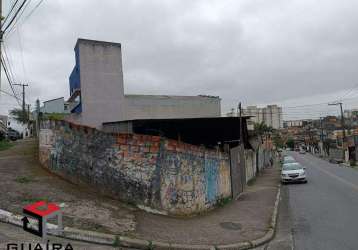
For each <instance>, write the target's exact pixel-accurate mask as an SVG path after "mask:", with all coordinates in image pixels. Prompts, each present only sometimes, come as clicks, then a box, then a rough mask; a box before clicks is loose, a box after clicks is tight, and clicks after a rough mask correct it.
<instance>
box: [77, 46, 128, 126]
mask: <svg viewBox="0 0 358 250" xmlns="http://www.w3.org/2000/svg"><path fill="white" fill-rule="evenodd" d="M77 46H78V53H79V65H80V71H79V72H80V81H81V103H82V113H81V116H79V121H80V123H81V124H86V125H88V126H93V127H100V126H101V125H102V123H103V122H111V121H117V120H120V119H122V117H123V112H124V111H123V110H124V109H125V101H124V90H123V72H122V52H121V45H120V44H118V43H103V42H96V41H88V40H81V39H80V40H78V43H77Z"/></svg>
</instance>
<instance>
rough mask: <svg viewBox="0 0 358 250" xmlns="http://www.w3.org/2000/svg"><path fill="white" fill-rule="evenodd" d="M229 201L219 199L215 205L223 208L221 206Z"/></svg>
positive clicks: (228, 199) (229, 199) (227, 199)
mask: <svg viewBox="0 0 358 250" xmlns="http://www.w3.org/2000/svg"><path fill="white" fill-rule="evenodd" d="M230 201H231V197H226V198H221V199H219V200H218V201H217V203H216V205H217V206H218V207H223V206H225V205H227V204H229V203H230Z"/></svg>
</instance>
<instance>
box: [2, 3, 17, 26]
mask: <svg viewBox="0 0 358 250" xmlns="http://www.w3.org/2000/svg"><path fill="white" fill-rule="evenodd" d="M18 1H19V0H16V1H15V2H14V4H13V5H12V6H11V8H10V11H9V13H8V14H7V15H6V17H5V19H4V21H3V24H2V26H3V25H4V23H6V21H7V19H8V18H9V17H10V15H11V12H12V11H13V10H14V8H15V6H16V4H17V2H18Z"/></svg>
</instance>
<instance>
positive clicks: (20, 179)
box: [15, 176, 34, 184]
mask: <svg viewBox="0 0 358 250" xmlns="http://www.w3.org/2000/svg"><path fill="white" fill-rule="evenodd" d="M15 181H16V182H18V183H22V184H26V183H30V182H32V181H34V180H33V179H32V178H30V177H26V176H19V177H17V178H16V179H15Z"/></svg>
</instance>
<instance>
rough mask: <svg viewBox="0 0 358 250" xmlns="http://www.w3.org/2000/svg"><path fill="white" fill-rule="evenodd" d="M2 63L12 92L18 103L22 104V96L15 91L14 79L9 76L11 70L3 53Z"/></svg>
mask: <svg viewBox="0 0 358 250" xmlns="http://www.w3.org/2000/svg"><path fill="white" fill-rule="evenodd" d="M1 64H2V66H3V68H4V72H5V75H6V78H7V80H8V82H9V85H10V88H11V91H12V93H13V95H14V97H15V99H16V101H17V103H18V104H19V105H20V106H21V104H20V98H19V97H18V96H17V94H16V92H15V89H14V86H13V84H12V81H11V78H10V76H9V72H8V69H7V66H6V64H5V60H4V58H3V56H2V55H1Z"/></svg>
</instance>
